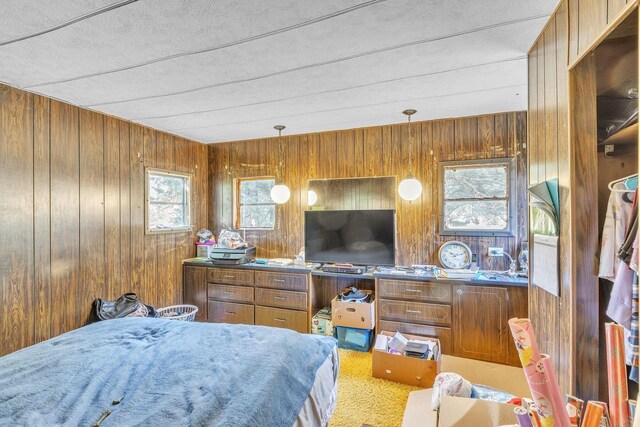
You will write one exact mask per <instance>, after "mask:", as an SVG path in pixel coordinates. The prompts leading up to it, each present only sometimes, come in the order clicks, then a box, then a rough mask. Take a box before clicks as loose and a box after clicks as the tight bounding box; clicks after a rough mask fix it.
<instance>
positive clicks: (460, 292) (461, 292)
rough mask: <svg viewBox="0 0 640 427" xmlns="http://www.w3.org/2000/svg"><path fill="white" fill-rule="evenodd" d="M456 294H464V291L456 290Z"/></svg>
mask: <svg viewBox="0 0 640 427" xmlns="http://www.w3.org/2000/svg"><path fill="white" fill-rule="evenodd" d="M456 294H458V295H462V294H464V291H463V290H462V289H458V290H457V291H456Z"/></svg>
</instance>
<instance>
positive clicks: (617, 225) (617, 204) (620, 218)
mask: <svg viewBox="0 0 640 427" xmlns="http://www.w3.org/2000/svg"><path fill="white" fill-rule="evenodd" d="M613 188H614V189H616V190H617V189H620V190H621V189H624V188H626V187H625V185H624V183H622V182H618V183H616V184H614V185H613ZM624 194H625V193H620V192H615V191H612V192H611V195H610V196H609V204H608V205H607V214H606V217H605V221H604V227H603V228H602V243H601V246H600V269H599V272H598V276H600V277H602V278H603V279H608V280H611V281H612V282H613V281H614V280H615V278H616V275H617V272H618V266H619V263H620V260H619V259H618V257H617V253H618V249H620V248H621V247H622V245H623V244H624V241H625V237H626V234H627V226H628V225H629V220H630V218H631V213H632V205H631V203H629V202H626V201H624V199H623V198H622V196H623V195H624Z"/></svg>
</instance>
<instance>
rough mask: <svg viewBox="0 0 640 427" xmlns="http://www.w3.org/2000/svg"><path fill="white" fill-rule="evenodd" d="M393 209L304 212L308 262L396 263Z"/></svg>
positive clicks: (306, 257)
mask: <svg viewBox="0 0 640 427" xmlns="http://www.w3.org/2000/svg"><path fill="white" fill-rule="evenodd" d="M395 213H396V211H395V210H392V209H384V210H350V211H306V212H305V215H304V249H305V259H306V261H308V262H323V263H349V264H354V265H395V258H396V251H395V248H396V222H395Z"/></svg>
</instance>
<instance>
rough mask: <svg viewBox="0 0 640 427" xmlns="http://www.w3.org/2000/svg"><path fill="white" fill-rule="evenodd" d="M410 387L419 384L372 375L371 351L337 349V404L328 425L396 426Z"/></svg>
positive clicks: (410, 389) (399, 420)
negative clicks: (338, 369) (409, 384)
mask: <svg viewBox="0 0 640 427" xmlns="http://www.w3.org/2000/svg"><path fill="white" fill-rule="evenodd" d="M414 390H419V388H417V387H412V386H408V385H405V384H400V383H395V382H391V381H386V380H381V379H378V378H373V377H372V376H371V353H363V352H359V351H352V350H343V349H340V375H339V376H338V405H337V407H336V411H335V414H334V415H333V418H332V419H331V422H330V423H329V426H330V427H360V426H362V425H363V424H367V425H370V426H375V427H394V426H400V425H401V424H402V414H403V413H404V407H405V405H406V403H407V398H408V396H409V393H410V392H412V391H414Z"/></svg>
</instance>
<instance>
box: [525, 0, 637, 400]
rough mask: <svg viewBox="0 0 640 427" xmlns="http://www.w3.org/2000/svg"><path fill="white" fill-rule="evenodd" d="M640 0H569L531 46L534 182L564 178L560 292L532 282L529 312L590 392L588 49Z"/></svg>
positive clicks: (594, 359)
mask: <svg viewBox="0 0 640 427" xmlns="http://www.w3.org/2000/svg"><path fill="white" fill-rule="evenodd" d="M636 5H637V2H632V1H625V0H563V1H561V2H560V4H559V5H558V8H557V9H556V11H555V13H554V14H553V15H552V16H551V18H550V19H549V22H548V23H547V25H546V27H545V28H544V30H543V32H542V34H541V35H540V37H539V38H538V40H537V42H536V43H535V44H534V46H533V47H532V48H531V50H530V52H529V109H528V115H529V123H528V124H529V129H528V132H529V181H530V184H534V183H537V182H541V181H543V180H546V179H552V178H558V181H559V190H560V194H559V195H560V266H561V268H560V296H559V297H555V296H553V295H551V294H549V293H547V292H545V291H543V290H541V289H539V288H537V287H530V290H529V315H530V317H531V319H532V321H533V323H534V326H535V328H536V335H537V337H538V340H539V343H540V348H541V351H543V352H546V353H549V354H551V356H552V358H553V362H554V365H556V366H557V369H558V379H559V382H560V386H561V388H562V389H563V391H564V392H566V393H570V394H575V395H578V396H580V397H581V398H583V399H598V398H599V397H600V398H603V397H604V396H598V376H599V373H598V372H599V365H598V340H599V337H598V327H597V326H598V325H597V322H598V294H597V288H598V282H597V280H596V278H595V277H594V273H593V272H594V271H595V270H594V268H595V267H594V263H595V261H594V256H593V254H594V253H597V246H598V228H597V222H593V221H589V220H586V218H587V216H588V215H587V216H585V215H584V213H585V209H593V208H595V206H597V177H596V175H595V174H596V169H597V159H596V149H595V143H596V138H595V122H596V121H595V119H594V118H595V113H596V112H595V104H594V102H593V99H591V98H594V96H595V95H594V94H593V91H594V90H595V83H594V75H593V73H594V71H593V69H594V68H593V67H594V65H593V57H592V56H589V55H587V53H588V52H589V51H590V50H591V49H592V48H593V47H594V45H595V44H596V43H597V42H598V41H599V40H600V39H601V38H602V37H603V36H604V35H605V34H606V33H607V32H608V31H610V30H611V28H612V25H615V22H616V20H618V19H619V18H620V17H621V16H624V15H626V14H627V13H628V12H629V11H630V10H631V9H630V8H632V7H635V6H636ZM578 60H579V62H578ZM570 73H571V76H572V77H571V82H570V81H569V76H570ZM570 92H571V93H570ZM571 94H573V95H571ZM571 98H572V99H573V104H572V105H571V106H570V105H569V102H570V99H571ZM594 99H595V98H594ZM570 113H571V116H572V117H573V120H572V121H570V120H569V117H570ZM534 252H535V249H531V256H532V257H533V256H535V254H534Z"/></svg>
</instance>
